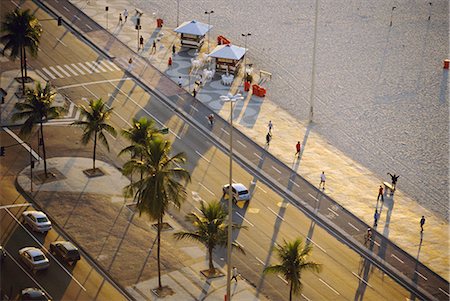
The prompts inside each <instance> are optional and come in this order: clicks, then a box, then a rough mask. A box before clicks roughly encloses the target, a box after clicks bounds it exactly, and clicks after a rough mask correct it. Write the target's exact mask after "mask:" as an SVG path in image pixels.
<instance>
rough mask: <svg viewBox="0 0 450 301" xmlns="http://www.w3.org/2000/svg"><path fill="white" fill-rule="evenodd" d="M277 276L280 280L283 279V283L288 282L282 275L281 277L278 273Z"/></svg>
mask: <svg viewBox="0 0 450 301" xmlns="http://www.w3.org/2000/svg"><path fill="white" fill-rule="evenodd" d="M277 277H278V278H280V279H281V280H283V282H284V283H286V284H288V282H287V281H286V279H284V278H283V277H281V276H280V275H277Z"/></svg>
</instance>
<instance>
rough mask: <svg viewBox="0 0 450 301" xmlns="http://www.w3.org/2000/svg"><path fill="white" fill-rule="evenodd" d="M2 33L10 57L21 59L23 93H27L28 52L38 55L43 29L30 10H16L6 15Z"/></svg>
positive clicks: (1, 39) (2, 40)
mask: <svg viewBox="0 0 450 301" xmlns="http://www.w3.org/2000/svg"><path fill="white" fill-rule="evenodd" d="M1 31H2V32H3V33H5V34H4V35H3V36H2V37H1V38H0V41H1V42H2V43H3V44H4V45H5V47H4V48H3V53H5V50H7V49H10V50H11V53H10V57H11V58H12V59H13V60H15V59H16V58H17V57H20V71H21V75H22V93H25V80H26V78H27V52H26V50H28V51H29V52H30V54H31V56H33V57H35V56H37V54H38V50H39V42H40V40H39V39H40V37H41V34H42V27H41V24H40V23H39V20H38V19H37V18H36V17H35V16H34V14H32V13H31V12H30V10H29V9H27V10H25V11H22V10H20V9H16V10H14V11H13V12H10V13H9V14H7V15H6V17H5V21H4V22H3V23H2V25H1Z"/></svg>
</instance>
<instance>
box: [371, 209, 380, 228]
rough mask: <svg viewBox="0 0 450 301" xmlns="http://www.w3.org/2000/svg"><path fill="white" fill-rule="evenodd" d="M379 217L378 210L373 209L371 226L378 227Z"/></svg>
mask: <svg viewBox="0 0 450 301" xmlns="http://www.w3.org/2000/svg"><path fill="white" fill-rule="evenodd" d="M379 217H380V214H379V213H378V210H377V209H375V213H374V214H373V226H374V227H376V226H378V218H379Z"/></svg>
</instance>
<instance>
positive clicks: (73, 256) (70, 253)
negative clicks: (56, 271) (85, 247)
mask: <svg viewBox="0 0 450 301" xmlns="http://www.w3.org/2000/svg"><path fill="white" fill-rule="evenodd" d="M50 252H51V253H52V254H54V255H57V256H59V257H61V258H62V259H63V260H64V261H65V262H68V263H73V264H75V263H76V262H77V261H78V260H80V252H79V251H78V248H77V247H75V246H74V245H73V244H72V243H71V242H69V241H54V242H52V243H51V244H50Z"/></svg>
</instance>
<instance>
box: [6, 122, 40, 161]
mask: <svg viewBox="0 0 450 301" xmlns="http://www.w3.org/2000/svg"><path fill="white" fill-rule="evenodd" d="M3 130H4V131H5V132H7V133H8V134H9V135H10V136H11V137H12V138H13V139H14V140H16V141H17V142H19V143H20V145H22V146H23V147H24V148H25V149H26V150H27V152H30V150H31V155H32V156H33V157H34V158H35V159H36V160H38V161H40V160H42V158H41V157H39V155H38V154H36V152H35V151H34V150H33V149H31V148H30V147H29V146H28V144H26V143H25V142H23V141H22V139H20V138H19V137H18V136H17V135H16V134H14V132H13V131H11V130H10V129H8V128H7V127H3Z"/></svg>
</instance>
